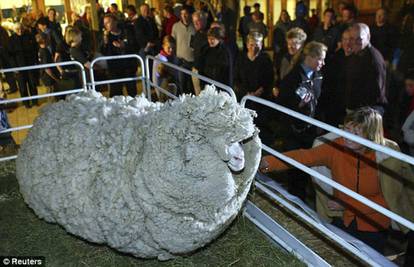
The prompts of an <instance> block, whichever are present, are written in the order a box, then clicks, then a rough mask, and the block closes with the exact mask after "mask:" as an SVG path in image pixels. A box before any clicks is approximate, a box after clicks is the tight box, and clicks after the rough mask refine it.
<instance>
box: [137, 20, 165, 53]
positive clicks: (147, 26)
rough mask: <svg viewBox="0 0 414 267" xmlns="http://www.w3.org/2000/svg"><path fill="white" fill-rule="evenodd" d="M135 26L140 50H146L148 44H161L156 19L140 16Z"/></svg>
mask: <svg viewBox="0 0 414 267" xmlns="http://www.w3.org/2000/svg"><path fill="white" fill-rule="evenodd" d="M134 26H135V37H136V40H137V42H138V45H139V48H140V49H144V48H145V46H146V45H147V43H148V42H154V43H157V42H159V38H158V36H159V32H158V28H157V24H156V23H155V21H154V19H152V18H149V17H148V18H144V17H143V16H139V17H138V19H137V21H136V23H135V25H134Z"/></svg>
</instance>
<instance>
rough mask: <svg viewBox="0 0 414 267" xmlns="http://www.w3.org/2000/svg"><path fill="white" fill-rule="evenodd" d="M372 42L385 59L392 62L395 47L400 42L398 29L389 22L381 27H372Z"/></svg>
mask: <svg viewBox="0 0 414 267" xmlns="http://www.w3.org/2000/svg"><path fill="white" fill-rule="evenodd" d="M370 32H371V44H372V45H373V46H374V47H375V48H376V49H378V51H380V52H381V54H382V56H383V57H384V59H385V60H386V61H388V62H390V63H391V61H392V56H393V54H394V49H395V48H396V47H397V44H398V29H397V28H396V27H394V26H392V25H390V24H388V23H386V24H384V25H383V26H381V27H378V26H377V25H375V24H374V25H372V26H371V27H370Z"/></svg>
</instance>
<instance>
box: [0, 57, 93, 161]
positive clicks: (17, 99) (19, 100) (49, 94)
mask: <svg viewBox="0 0 414 267" xmlns="http://www.w3.org/2000/svg"><path fill="white" fill-rule="evenodd" d="M70 65H75V66H77V67H79V69H80V74H81V77H82V79H81V81H82V88H77V89H73V90H67V91H61V92H53V93H47V94H41V95H35V96H27V97H18V98H12V99H5V100H0V105H5V104H10V103H18V102H22V101H27V100H32V99H41V98H47V97H51V96H62V95H68V94H73V93H78V92H81V91H86V90H87V83H86V74H85V68H84V67H83V65H82V64H81V63H79V62H78V61H67V62H58V63H51V64H41V65H33V66H25V67H18V68H8V69H0V73H7V72H19V71H30V70H38V69H47V68H52V67H58V66H59V67H61V66H70ZM31 127H32V125H22V126H18V127H13V128H9V129H5V130H2V131H0V134H1V133H8V132H14V131H20V130H24V129H29V128H31ZM16 158H17V155H14V156H9V157H2V158H0V162H1V161H6V160H11V159H16Z"/></svg>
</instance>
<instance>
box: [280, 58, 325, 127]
mask: <svg viewBox="0 0 414 267" xmlns="http://www.w3.org/2000/svg"><path fill="white" fill-rule="evenodd" d="M321 88H322V75H321V73H319V72H314V73H313V75H312V77H311V79H309V78H308V77H307V76H306V73H305V71H304V69H303V67H302V65H301V64H297V65H296V66H295V67H294V68H293V69H292V70H291V71H290V72H289V73H288V74H287V75H286V76H285V77H284V78H283V80H282V81H281V83H280V95H279V98H278V102H279V104H281V105H283V106H285V107H287V108H289V109H292V110H294V111H297V112H300V113H302V114H304V115H306V116H309V117H314V116H315V114H316V108H317V104H318V99H319V97H320V95H321ZM302 90H306V92H308V93H310V94H312V99H311V100H310V101H309V102H308V103H306V104H305V105H303V106H300V103H301V101H302V98H301V96H300V95H301V91H302ZM286 119H287V121H290V122H291V126H292V128H294V129H295V130H297V131H303V130H305V129H307V128H308V127H309V124H307V123H305V122H303V121H299V120H297V119H293V118H292V117H290V116H289V117H286Z"/></svg>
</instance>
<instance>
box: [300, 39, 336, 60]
mask: <svg viewBox="0 0 414 267" xmlns="http://www.w3.org/2000/svg"><path fill="white" fill-rule="evenodd" d="M327 51H328V47H327V46H326V45H324V44H323V43H319V42H315V41H312V42H310V43H307V44H306V45H305V47H304V48H303V49H302V50H301V52H300V53H297V54H296V55H295V56H294V58H293V62H294V64H293V65H296V64H298V63H301V62H303V61H304V60H305V57H307V56H308V57H322V55H323V52H325V53H326V52H327Z"/></svg>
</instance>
